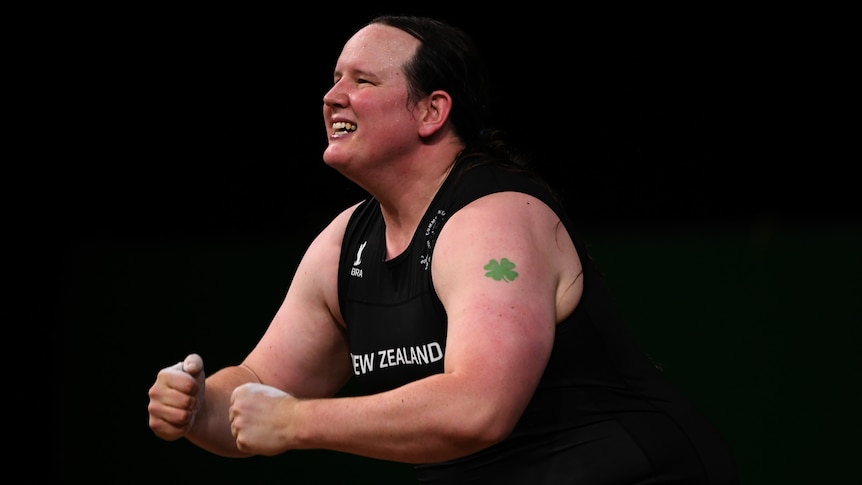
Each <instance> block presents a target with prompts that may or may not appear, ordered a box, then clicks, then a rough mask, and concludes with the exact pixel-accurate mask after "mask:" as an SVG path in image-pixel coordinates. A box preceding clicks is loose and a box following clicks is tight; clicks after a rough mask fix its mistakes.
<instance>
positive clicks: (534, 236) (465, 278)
mask: <svg viewBox="0 0 862 485" xmlns="http://www.w3.org/2000/svg"><path fill="white" fill-rule="evenodd" d="M559 228H560V225H559V221H558V219H557V218H556V216H555V215H554V214H553V212H552V211H550V209H549V208H547V207H546V206H545V205H544V204H541V203H540V202H539V201H537V200H536V199H534V198H532V197H528V196H525V195H523V194H510V193H506V194H497V195H493V196H488V197H485V198H483V199H480V200H478V201H476V202H474V203H472V204H470V205H469V206H468V207H466V208H464V209H462V210H461V211H459V212H458V213H457V214H455V216H454V217H453V218H452V219H451V220H450V221H449V222H447V225H446V227H445V228H444V229H443V231H442V232H441V234H440V238H439V240H438V243H437V246H436V249H435V257H434V260H433V263H432V271H433V278H434V281H435V287H436V289H437V292H438V294H439V296H440V298H441V301H442V302H443V304H444V305H445V307H446V310H447V313H448V315H449V330H448V339H447V349H446V359H445V366H444V372H443V373H442V374H437V375H434V376H430V377H427V378H424V379H421V380H419V381H415V382H413V383H410V384H407V385H404V386H402V387H399V388H396V389H393V390H391V391H388V392H384V393H381V394H376V395H371V396H362V397H350V398H338V399H295V398H293V397H291V396H274V397H273V401H272V402H270V404H271V406H269V408H268V409H269V411H271V412H273V413H274V414H276V415H278V416H279V417H278V418H276V420H275V421H276V422H277V423H278V426H276V429H277V431H276V432H274V433H273V435H275V437H274V438H273V437H272V436H271V437H270V438H273V440H277V442H278V444H277V445H276V442H275V441H270V442H269V446H272V447H271V448H257V447H256V446H257V445H256V443H255V440H254V439H249V440H245V439H243V438H244V436H243V435H242V433H240V434H239V442H240V444H241V447H242V448H244V449H247V450H248V451H253V452H262V453H265V454H273V453H275V452H278V451H283V450H286V449H301V448H326V449H333V450H338V451H343V452H348V453H354V454H358V455H364V456H369V457H374V458H380V459H387V460H396V461H403V462H412V463H418V462H430V461H439V460H445V459H451V458H455V457H458V456H463V455H466V454H469V453H472V452H475V451H478V450H480V449H482V448H485V447H487V446H489V445H491V444H493V443H496V442H498V441H500V440H502V439H503V438H505V437H506V436H507V435H508V434H509V433H510V432H511V430H512V428H513V427H514V425H515V424H516V423H517V420H518V419H519V417H520V415H521V414H522V412H523V410H524V408H525V407H526V405H527V403H528V402H529V399H530V397H531V396H532V394H533V392H534V390H535V388H536V386H537V384H538V382H539V379H540V377H541V374H542V372H543V370H544V367H545V364H546V362H547V360H548V357H549V355H550V352H551V348H552V346H553V339H554V330H555V324H556V322H557V321H559V320H560V314H559V313H560V307H559V306H558V303H559V301H560V298H559V295H560V288H561V287H562V286H563V285H565V286H566V287H571V285H572V280H573V279H572V278H573V277H571V276H568V275H570V274H575V273H577V272H578V271H579V270H578V268H577V266H578V263H577V255H576V254H575V253H574V248H573V246H570V241H568V239H567V238H566V241H567V242H568V243H569V245H566V244H561V243H560V241H559V240H558V239H559V238H558V236H559V233H558V231H559ZM502 258H507V259H508V260H509V261H511V262H514V263H515V264H516V267H515V268H514V270H515V271H517V273H518V275H517V276H516V277H513V279H510V280H508V281H506V280H504V279H501V280H495V279H493V278H491V277H488V276H485V273H486V269H485V268H484V267H485V265H487V264H489V262H491V260H496V261H497V262H500V261H501V259H502ZM564 273H565V274H564ZM564 276H565V277H564ZM510 277H512V275H511V274H510ZM570 300H571V299H570ZM576 303H577V301H576V299H575V300H571V301H569V305H568V306H567V307H566V308H567V309H566V311H571V309H572V308H573V307H574V304H576ZM256 390H257V389H255V388H253V387H251V388H248V387H244V388H240V389H238V390H237V394H238V395H237V396H236V397H237V399H236V401H235V403H234V408H232V412H233V413H234V416H235V418H236V419H237V422H239V423H243V420H244V419H245V415H244V412H245V411H246V410H248V411H249V412H251V411H252V408H253V407H254V406H255V405H257V406H259V405H260V403H261V401H260V399H256V400H254V401H253V402H252V400H248V401H246V398H247V397H249V396H251V395H252V394H255V391H256ZM259 395H260V394H259V393H258V394H257V396H258V397H259ZM246 405H248V408H246Z"/></svg>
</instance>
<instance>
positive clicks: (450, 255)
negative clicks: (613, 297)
mask: <svg viewBox="0 0 862 485" xmlns="http://www.w3.org/2000/svg"><path fill="white" fill-rule="evenodd" d="M561 231H562V233H565V230H564V228H562V223H561V222H560V220H559V218H558V217H557V216H556V214H554V212H553V211H552V210H551V209H550V208H549V207H548V206H547V205H545V204H544V203H542V202H541V201H539V200H538V199H536V198H534V197H531V196H528V195H526V194H521V193H514V192H503V193H498V194H492V195H489V196H485V197H482V198H480V199H478V200H476V201H474V202H472V203H471V204H469V205H467V206H466V207H464V208H463V209H461V210H459V211H458V212H456V213H455V214H454V215H453V216H452V218H451V219H450V220H449V221H447V223H446V226H444V228H443V230H442V231H441V233H440V236H439V238H438V241H437V244H436V246H435V250H434V259H433V262H432V276H433V279H434V287H435V289H436V291H437V293H438V295H439V297H440V300H441V302H442V303H443V305H444V307H445V308H446V312H447V315H448V319H449V327H448V336H447V344H446V360H445V372H447V373H457V374H459V375H463V376H467V378H468V379H469V380H470V386H472V388H473V389H475V390H476V392H477V393H481V394H482V395H483V396H484V397H485V398H486V399H489V400H492V401H493V402H495V405H497V406H499V407H500V408H501V409H502V410H503V411H504V412H508V413H509V414H508V415H507V416H508V417H509V418H510V419H511V424H512V425H514V422H515V420H516V419H517V418H518V416H520V413H521V412H522V411H523V409H524V407H526V405H527V402H528V401H529V399H530V397H531V396H532V394H533V392H534V390H535V388H536V386H537V385H538V382H539V380H540V378H541V375H542V372H543V371H544V368H545V365H546V363H547V361H548V358H549V356H550V353H551V349H552V347H553V342H554V334H555V328H556V322H557V321H559V319H560V318H559V317H560V315H559V313H560V310H561V307H560V305H559V302H560V298H559V294H560V291H559V288H560V287H561V282H564V279H565V278H567V275H569V274H570V273H571V272H572V271H578V270H577V268H575V266H579V261H578V260H577V254H576V253H575V252H574V246H573V245H572V244H571V240H570V239H569V238H568V235H567V233H565V236H564V237H563V238H562V239H561ZM504 260H505V261H504ZM512 265H514V266H512ZM566 284H570V283H566ZM574 304H576V302H574ZM572 308H573V307H572Z"/></svg>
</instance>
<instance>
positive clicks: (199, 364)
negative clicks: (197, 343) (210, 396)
mask: <svg viewBox="0 0 862 485" xmlns="http://www.w3.org/2000/svg"><path fill="white" fill-rule="evenodd" d="M203 367H204V361H203V359H201V356H200V355H198V354H189V356H188V357H186V360H184V361H183V370H184V371H185V372H188V373H189V374H197V373H198V372H200V370H201V369H203Z"/></svg>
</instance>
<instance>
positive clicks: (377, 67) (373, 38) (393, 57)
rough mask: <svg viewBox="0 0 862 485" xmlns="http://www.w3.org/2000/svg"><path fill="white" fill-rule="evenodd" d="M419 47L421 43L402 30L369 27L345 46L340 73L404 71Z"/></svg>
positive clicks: (361, 30) (374, 25) (338, 66)
mask: <svg viewBox="0 0 862 485" xmlns="http://www.w3.org/2000/svg"><path fill="white" fill-rule="evenodd" d="M418 46H419V40H418V39H416V38H415V37H413V36H412V35H410V34H408V33H407V32H404V31H403V30H401V29H397V28H395V27H390V26H388V25H380V24H372V25H367V26H365V27H363V28H362V29H360V30H359V31H358V32H356V33H355V34H354V35H353V37H351V38H350V39H349V40H348V41H347V43H345V44H344V48H343V49H342V50H341V55H340V56H339V57H338V62H337V64H336V70H338V71H343V70H347V69H350V70H362V71H375V72H377V71H383V70H390V69H397V70H400V68H401V66H402V65H403V64H404V62H405V61H407V60H408V59H410V57H411V56H413V53H414V52H415V51H416V48H417V47H418Z"/></svg>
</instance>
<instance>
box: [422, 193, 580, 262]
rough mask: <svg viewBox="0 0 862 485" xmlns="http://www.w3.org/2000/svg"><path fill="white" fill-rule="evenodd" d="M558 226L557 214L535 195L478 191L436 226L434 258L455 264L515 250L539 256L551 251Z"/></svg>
mask: <svg viewBox="0 0 862 485" xmlns="http://www.w3.org/2000/svg"><path fill="white" fill-rule="evenodd" d="M560 231H563V232H565V228H564V227H563V224H562V222H561V221H560V218H559V216H558V215H557V213H556V212H554V210H553V209H552V208H551V207H549V206H548V205H547V204H546V203H545V202H543V201H541V200H540V199H538V198H536V197H534V196H532V195H529V194H525V193H521V192H511V191H507V192H496V193H492V194H489V195H485V196H482V197H480V198H478V199H476V200H474V201H472V202H470V203H469V204H467V205H466V206H464V207H463V208H462V209H460V210H459V211H457V212H455V213H454V214H452V216H451V218H450V219H449V220H448V222H447V223H446V225H445V226H444V227H443V229H442V230H441V231H440V234H439V237H438V240H437V244H436V247H435V250H434V253H435V256H434V260H433V261H434V262H433V264H434V265H436V266H438V269H442V267H443V266H448V265H450V264H453V265H455V266H457V265H459V264H463V263H465V262H466V261H467V260H469V261H471V264H473V265H474V266H475V265H476V264H478V262H480V261H482V260H484V261H485V262H486V263H487V262H488V261H489V260H491V259H499V258H501V257H508V258H509V259H511V257H512V256H514V255H517V256H518V257H519V258H520V259H521V260H522V261H527V260H528V259H529V260H531V261H535V264H540V263H541V264H542V265H545V264H551V263H552V262H551V261H549V260H548V261H541V260H542V259H546V258H544V257H545V256H546V255H548V254H551V252H552V251H551V250H552V248H553V247H554V246H555V245H556V240H557V239H558V238H559V237H560Z"/></svg>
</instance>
